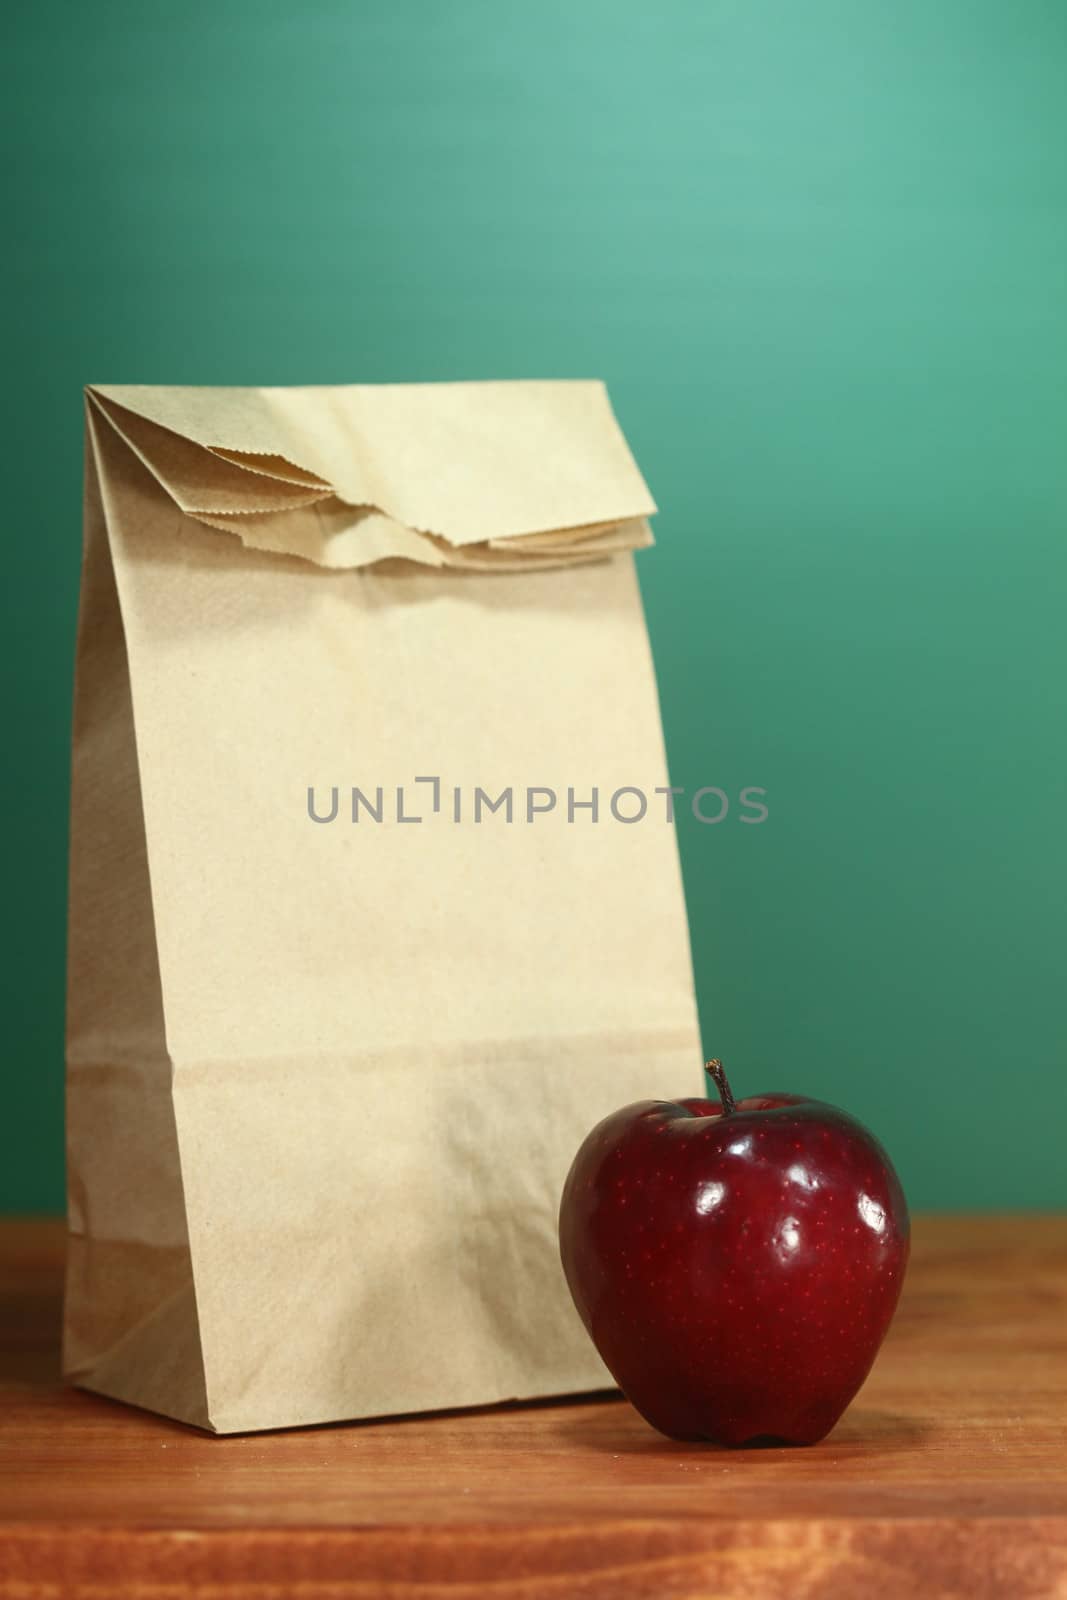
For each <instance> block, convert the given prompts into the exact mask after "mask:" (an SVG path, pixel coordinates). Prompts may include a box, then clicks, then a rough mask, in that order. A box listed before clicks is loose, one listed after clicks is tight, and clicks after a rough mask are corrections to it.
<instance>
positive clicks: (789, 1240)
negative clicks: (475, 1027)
mask: <svg viewBox="0 0 1067 1600" xmlns="http://www.w3.org/2000/svg"><path fill="white" fill-rule="evenodd" d="M708 1071H709V1073H710V1074H711V1075H712V1077H713V1078H714V1080H715V1083H716V1086H717V1088H718V1091H719V1098H720V1102H721V1103H720V1104H718V1105H716V1104H715V1103H714V1102H711V1101H707V1100H679V1101H676V1102H670V1101H664V1100H644V1101H640V1102H639V1103H638V1104H637V1105H632V1106H627V1107H626V1108H625V1109H624V1110H622V1111H616V1112H615V1113H614V1115H613V1116H610V1117H606V1118H605V1119H604V1121H603V1122H601V1123H600V1124H599V1125H598V1126H597V1127H595V1128H594V1129H593V1131H592V1133H591V1134H590V1135H589V1137H588V1138H587V1139H586V1141H585V1143H584V1144H583V1145H582V1147H581V1149H580V1150H579V1151H578V1154H577V1156H576V1157H575V1159H574V1164H573V1166H572V1167H571V1170H570V1173H569V1175H568V1178H567V1182H566V1185H565V1187H564V1190H563V1202H562V1206H561V1209H560V1219H559V1233H560V1250H561V1253H562V1256H563V1269H564V1271H565V1273H566V1275H567V1282H568V1283H569V1285H570V1289H571V1294H572V1295H573V1296H574V1303H575V1305H576V1306H577V1307H578V1311H579V1313H580V1315H581V1317H582V1320H583V1322H584V1323H585V1325H586V1327H587V1328H588V1330H589V1333H590V1334H591V1336H592V1339H593V1342H594V1344H595V1345H596V1347H597V1349H598V1350H599V1352H600V1354H601V1356H602V1357H603V1359H604V1362H605V1364H606V1365H607V1367H608V1369H609V1370H610V1372H611V1374H612V1376H613V1377H614V1378H615V1381H616V1382H617V1383H618V1385H619V1387H620V1388H621V1389H622V1390H623V1392H624V1393H625V1394H626V1396H627V1397H628V1399H630V1400H631V1401H632V1402H633V1404H634V1405H635V1406H636V1407H637V1409H638V1411H640V1413H641V1415H642V1416H643V1417H645V1418H646V1420H647V1421H648V1422H650V1423H651V1424H652V1426H653V1427H654V1428H658V1429H660V1431H661V1432H662V1433H666V1434H669V1435H670V1436H671V1437H672V1438H675V1439H711V1440H715V1441H716V1442H717V1443H720V1444H730V1445H736V1444H745V1443H747V1442H749V1441H751V1440H755V1439H776V1440H781V1441H783V1442H785V1443H789V1444H813V1443H814V1442H815V1441H816V1440H817V1439H822V1438H824V1437H825V1435H826V1434H827V1433H829V1431H830V1429H831V1428H832V1427H833V1426H834V1424H835V1422H837V1420H838V1418H839V1417H840V1416H841V1413H842V1412H843V1411H844V1409H845V1407H846V1406H847V1405H848V1403H849V1401H850V1400H851V1399H852V1397H853V1395H854V1394H855V1393H856V1391H857V1389H858V1388H859V1386H860V1384H861V1383H862V1382H863V1380H864V1378H865V1377H866V1376H867V1373H868V1372H869V1371H870V1368H871V1364H872V1362H873V1361H874V1358H875V1356H876V1354H877V1353H878V1347H879V1345H880V1344H881V1342H882V1339H883V1338H884V1337H885V1332H886V1329H887V1328H888V1327H889V1323H890V1320H891V1318H892V1316H893V1312H894V1310H895V1308H896V1304H897V1298H898V1296H899V1294H900V1287H901V1283H902V1281H903V1278H904V1269H905V1267H906V1265H907V1260H908V1236H909V1227H908V1208H907V1205H906V1204H905V1201H904V1194H903V1191H902V1190H901V1187H900V1183H899V1181H898V1179H897V1175H896V1173H895V1172H894V1171H893V1168H892V1165H891V1164H890V1160H889V1157H888V1156H887V1155H886V1153H885V1151H884V1150H883V1148H882V1146H881V1145H880V1144H879V1143H878V1141H877V1139H875V1138H874V1137H873V1135H872V1134H870V1133H868V1132H867V1130H866V1128H864V1127H863V1126H862V1125H861V1124H860V1123H859V1122H857V1121H856V1120H855V1119H854V1118H853V1117H850V1116H848V1115H847V1114H846V1113H845V1112H844V1111H838V1110H837V1109H836V1108H835V1107H834V1106H829V1105H824V1104H823V1103H822V1102H820V1101H818V1100H806V1099H804V1098H803V1097H802V1096H800V1095H790V1094H764V1095H754V1096H753V1097H751V1098H750V1099H747V1100H740V1101H737V1102H735V1101H734V1098H733V1095H732V1094H731V1092H730V1086H729V1084H728V1083H727V1081H726V1075H725V1073H724V1072H723V1070H722V1065H721V1063H720V1062H718V1061H712V1062H709V1063H708Z"/></svg>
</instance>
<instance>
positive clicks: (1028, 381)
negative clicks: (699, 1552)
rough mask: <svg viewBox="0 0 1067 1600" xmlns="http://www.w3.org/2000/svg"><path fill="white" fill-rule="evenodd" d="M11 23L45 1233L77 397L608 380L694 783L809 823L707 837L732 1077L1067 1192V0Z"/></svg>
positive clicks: (467, 0)
mask: <svg viewBox="0 0 1067 1600" xmlns="http://www.w3.org/2000/svg"><path fill="white" fill-rule="evenodd" d="M5 32H6V34H7V38H6V43H5V49H4V52H3V55H4V59H5V66H4V72H5V75H6V77H7V83H6V86H5V88H4V93H3V96H2V97H0V116H2V117H3V119H4V122H5V134H4V150H5V154H6V163H5V168H6V177H5V183H6V185H7V187H8V190H9V195H8V204H7V208H6V210H5V218H6V220H7V222H8V224H9V226H8V229H7V233H8V240H7V243H6V246H5V250H4V252H3V256H2V262H0V267H2V271H3V274H4V280H5V286H4V306H5V310H6V312H7V313H8V318H9V322H10V327H9V337H8V342H7V349H8V352H9V353H8V357H7V360H6V362H5V380H6V381H5V384H4V390H5V396H4V401H5V406H6V407H7V410H8V422H7V432H6V435H5V441H6V444H7V449H8V454H7V462H8V467H7V472H6V479H5V488H4V503H5V523H6V534H5V540H4V554H3V563H4V564H3V577H4V581H3V584H2V586H0V594H2V603H3V605H4V608H5V617H4V619H3V628H2V631H0V644H2V648H3V650H4V653H5V656H6V660H5V672H4V695H5V704H4V733H5V740H6V744H7V753H8V763H7V776H6V780H5V784H4V791H3V793H4V817H3V840H4V847H5V851H6V852H7V855H8V858H9V859H8V872H7V885H8V887H7V912H8V920H9V925H10V930H11V937H10V939H9V942H8V949H7V954H6V958H5V975H6V977H7V978H8V980H9V999H8V1004H7V1010H6V1017H5V1025H6V1026H5V1034H6V1036H5V1040H4V1053H5V1058H6V1066H5V1091H4V1092H5V1095H6V1104H5V1112H6V1118H7V1122H6V1125H7V1127H8V1130H9V1133H10V1137H9V1141H8V1149H7V1153H6V1155H5V1159H4V1163H3V1166H2V1168H0V1205H3V1206H6V1207H8V1208H11V1209H31V1208H40V1207H56V1206H58V1205H59V1204H60V1203H61V1199H62V1126H61V1123H62V1008H63V976H62V967H63V947H64V929H63V924H64V896H65V872H66V867H65V848H66V844H65V829H66V806H67V763H68V755H67V740H68V726H69V693H70V671H71V655H72V641H73V627H74V617H75V603H76V589H77V577H78V543H79V536H80V535H79V517H80V510H79V507H80V494H81V465H80V451H81V426H82V424H81V414H80V395H79V389H80V386H81V385H82V384H83V383H85V382H86V381H90V380H96V381H101V382H109V381H110V382H127V383H129V382H171V383H234V384H246V383H298V382H305V383H306V382H317V383H329V382H351V381H379V380H421V379H435V378H456V377H459V378H462V377H488V376H497V377H509V376H553V377H556V376H559V377H565V376H592V375H597V376H602V377H604V378H605V379H606V380H607V381H608V383H609V385H610V389H611V392H612V395H613V397H614V399H615V403H616V407H617V410H618V412H619V415H620V417H621V420H622V422H623V425H624V427H625V428H626V430H627V433H628V435H629V437H630V439H631V440H632V443H633V446H634V449H635V451H636V453H637V456H638V458H639V460H640V462H641V465H642V467H643V469H644V471H645V474H646V476H647V478H648V480H649V482H650V484H651V485H652V487H653V490H654V492H655V494H656V495H657V497H658V500H659V503H660V506H661V515H660V518H659V521H658V524H657V531H658V535H659V540H660V543H659V547H658V549H657V550H655V551H653V552H650V553H648V554H647V555H644V556H642V557H641V558H640V572H641V581H642V586H643V590H644V595H645V600H646V605H647V610H648V617H649V624H650V628H651V633H652V639H653V645H654V648H655V654H656V659H657V665H658V671H659V678H660V686H661V692H662V699H663V713H664V722H665V727H666V734H667V741H668V746H669V752H670V758H671V763H672V770H673V777H674V781H675V783H677V784H679V785H684V786H686V787H688V788H689V789H690V790H692V789H695V788H698V787H700V786H702V785H713V786H718V787H721V788H722V789H724V790H725V791H726V792H727V793H728V794H729V795H736V794H737V792H738V791H739V790H740V788H741V787H742V786H746V785H752V786H760V787H763V788H765V789H766V791H767V806H768V816H767V820H766V821H765V822H764V823H762V824H761V825H759V826H745V825H743V824H742V822H741V820H740V814H739V811H738V809H737V808H736V807H733V808H731V811H730V813H729V814H728V815H727V816H726V817H724V818H723V820H722V822H721V823H715V824H705V823H700V822H698V821H697V820H696V819H695V818H693V817H692V816H691V815H688V816H685V817H683V820H682V823H681V828H680V832H681V844H682V850H683V862H684V869H685V877H686V887H687V894H688V899H689V907H690V914H691V921H692V931H693V945H694V955H695V962H696V970H697V976H698V985H699V994H700V1004H701V1012H702V1019H703V1026H704V1032H705V1038H706V1044H707V1048H708V1050H709V1052H710V1051H712V1050H713V1051H714V1052H715V1053H717V1054H720V1055H722V1056H724V1057H726V1058H727V1060H728V1062H729V1065H730V1069H731V1074H732V1078H733V1081H734V1085H735V1088H736V1089H737V1090H738V1092H743V1091H745V1090H752V1089H764V1088H768V1087H770V1088H774V1087H785V1088H790V1089H801V1090H804V1091H806V1092H809V1093H812V1094H816V1095H820V1096H823V1097H825V1098H828V1099H831V1100H838V1101H840V1102H842V1103H844V1104H846V1105H847V1106H849V1107H850V1108H851V1109H853V1110H854V1111H856V1112H857V1113H858V1114H859V1115H861V1116H862V1117H864V1118H866V1119H868V1120H869V1121H870V1123H871V1124H872V1125H873V1126H874V1127H875V1129H876V1130H878V1131H879V1132H880V1133H881V1134H882V1136H883V1137H884V1139H885V1140H886V1142H887V1143H888V1145H889V1146H890V1148H891V1150H892V1151H893V1152H894V1154H895V1156H896V1157H897V1159H898V1163H899V1165H900V1168H901V1171H902V1174H903V1176H904V1179H905V1183H906V1186H907V1188H908V1190H909V1193H910V1194H911V1197H912V1199H913V1201H914V1202H915V1203H916V1204H919V1205H925V1206H942V1207H964V1206H967V1207H995V1206H999V1207H1007V1206H1021V1207H1031V1206H1034V1207H1036V1206H1042V1207H1051V1206H1057V1205H1060V1204H1063V1203H1064V1202H1065V1201H1067V1182H1065V1180H1064V1177H1063V1171H1064V1167H1063V1161H1062V1154H1061V1150H1062V1142H1063V1133H1064V1113H1065V1109H1067V1104H1065V1090H1064V1083H1065V1081H1067V1077H1065V1072H1064V1036H1065V1031H1067V1030H1065V1025H1064V1007H1063V999H1062V994H1063V980H1062V968H1063V959H1064V949H1065V942H1067V941H1065V928H1064V920H1065V913H1064V905H1065V895H1064V888H1065V877H1067V873H1065V864H1067V863H1065V847H1064V817H1065V815H1067V807H1065V801H1067V793H1065V787H1067V786H1065V777H1067V755H1065V744H1064V720H1065V719H1064V711H1065V705H1064V701H1065V696H1067V671H1065V666H1067V663H1065V660H1064V655H1065V650H1064V626H1063V615H1064V601H1065V580H1067V555H1065V518H1067V453H1065V449H1064V436H1065V430H1067V94H1065V87H1064V86H1065V78H1067V7H1065V6H1063V5H1062V4H1061V3H1059V0H1017V3H1015V4H1012V5H1007V4H1003V3H994V0H896V3H894V4H886V3H881V0H807V3H804V4H798V3H796V0H660V3H658V4H656V5H638V4H634V3H630V0H621V3H620V0H610V3H609V0H537V3H536V4H533V3H531V4H518V3H512V0H437V3H414V0H397V3H395V4H369V3H358V0H301V3H297V0H290V3H288V4H284V5H283V4H280V3H278V0H221V3H219V0H213V3H211V4H207V3H203V0H192V3H189V4H186V5H183V6H175V5H147V6H146V5H144V4H143V3H138V4H133V3H119V0H96V3H95V4H93V5H89V6H75V5H73V4H59V3H57V0H40V3H39V4H37V5H35V6H33V7H30V6H22V7H18V8H15V10H14V11H13V12H12V14H11V15H9V16H8V18H7V20H6V23H5ZM710 814H714V810H712V811H711V812H710ZM678 1087H679V1091H680V1092H682V1091H685V1090H687V1089H689V1088H690V1086H688V1085H679V1086H678Z"/></svg>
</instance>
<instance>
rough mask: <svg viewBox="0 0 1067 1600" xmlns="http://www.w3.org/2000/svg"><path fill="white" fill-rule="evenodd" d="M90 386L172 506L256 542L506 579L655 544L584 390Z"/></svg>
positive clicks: (632, 470) (594, 392) (622, 443)
mask: <svg viewBox="0 0 1067 1600" xmlns="http://www.w3.org/2000/svg"><path fill="white" fill-rule="evenodd" d="M88 396H89V400H90V403H91V404H93V405H94V406H95V407H96V408H97V410H98V411H99V412H101V413H102V414H103V416H104V417H106V419H107V421H108V422H109V423H110V424H111V425H112V427H114V428H115V430H116V431H117V432H118V433H119V434H120V435H121V437H122V438H123V439H124V440H125V442H126V444H127V445H128V446H129V448H130V449H131V450H132V451H134V453H135V454H136V455H137V456H138V457H139V458H140V459H141V461H142V462H143V463H144V465H145V466H146V467H147V468H148V470H149V471H150V472H151V473H152V474H153V476H154V477H155V478H156V479H157V480H158V482H159V483H160V485H161V486H162V487H163V489H164V490H165V491H166V492H167V494H169V495H170V496H171V498H172V499H173V500H174V501H175V503H176V504H177V505H178V506H179V507H180V508H181V509H182V511H184V512H185V513H186V514H187V515H188V516H191V517H195V518H197V520H198V521H200V522H204V523H207V524H208V525H209V526H210V527H213V528H219V529H223V530H225V531H226V532H228V533H235V534H236V535H237V536H238V537H239V538H240V539H241V541H242V543H244V544H245V545H247V546H249V547H250V548H253V549H258V550H268V551H273V552H275V553H277V554H283V555H291V556H298V557H301V558H303V559H304V560H308V561H313V562H316V563H317V564H318V565H320V566H324V567H340V568H348V567H361V566H367V565H369V564H370V563H372V562H375V561H382V560H386V559H388V558H397V557H399V558H401V559H405V560H410V561H418V562H421V563H423V564H425V565H429V566H436V567H457V568H465V569H468V570H474V571H488V570H496V569H505V570H510V571H515V570H517V569H525V568H528V567H529V568H534V567H543V566H561V565H568V564H570V563H571V562H576V561H589V560H592V559H594V558H596V557H598V556H602V555H606V554H610V553H611V552H613V551H616V550H632V549H636V548H639V547H641V546H643V545H647V544H650V543H651V542H652V535H651V532H650V530H649V527H648V523H647V521H646V518H647V517H648V516H649V515H650V514H651V513H652V512H654V511H655V509H656V507H655V504H654V502H653V500H652V498H651V496H650V495H649V492H648V489H647V487H646V485H645V482H644V479H643V478H642V477H641V474H640V472H639V471H638V469H637V466H636V464H635V462H634V459H633V456H632V455H631V454H630V451H629V448H628V446H627V444H626V440H625V439H624V438H623V435H622V431H621V430H620V428H619V425H618V423H617V422H616V420H615V416H614V413H613V412H612V409H611V405H610V402H609V400H608V396H607V392H606V390H605V388H604V385H603V384H602V383H599V382H594V381H589V382H586V381H559V382H557V381H531V382H501V383H426V384H372V385H360V384H351V385H344V386H339V387H336V388H325V387H324V388H299V389H297V388H292V389H290V388H286V389H223V388H173V387H167V388H162V387H148V386H141V385H121V384H118V385H116V384H94V385H92V386H91V387H90V388H89V390H88Z"/></svg>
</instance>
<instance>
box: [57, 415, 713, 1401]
mask: <svg viewBox="0 0 1067 1600" xmlns="http://www.w3.org/2000/svg"><path fill="white" fill-rule="evenodd" d="M85 503H86V540H85V556H84V568H83V578H82V603H81V616H80V624H79V634H78V654H77V688H76V697H75V725H74V752H73V806H72V856H71V895H70V972H69V1016H68V1151H69V1223H70V1233H71V1240H70V1256H69V1269H68V1284H67V1302H66V1326H65V1369H66V1372H67V1373H68V1375H69V1376H70V1377H71V1378H72V1379H73V1380H74V1381H75V1382H77V1383H80V1384H83V1385H85V1386H86V1387H88V1388H91V1389H95V1390H98V1391H100V1392H101V1393H104V1394H108V1395H113V1396H116V1397H118V1398H120V1399H124V1400H128V1401H132V1402H134V1403H136V1404H138V1405H143V1406H149V1407H152V1408H153V1409H156V1410H158V1411H162V1412H165V1413H167V1414H168V1415H170V1416H174V1417H180V1418H183V1419H185V1420H187V1421H189V1422H194V1423H198V1424H200V1425H201V1426H203V1427H206V1428H211V1429H215V1430H217V1431H219V1432H231V1431H235V1430H242V1429H258V1428H274V1427H281V1426H287V1425H292V1424H298V1423H312V1422H325V1421H330V1420H336V1419H341V1418H350V1417H365V1416H374V1415H381V1414H386V1413H391V1412H409V1411H417V1410H424V1409H432V1408H436V1407H446V1406H464V1405H472V1404H483V1403H487V1402H492V1401H499V1400H505V1399H510V1398H524V1397H535V1396H545V1395H558V1394H565V1393H568V1392H574V1391H581V1390H583V1389H589V1388H595V1387H598V1386H601V1385H604V1384H606V1383H608V1382H610V1380H609V1378H608V1376H607V1373H606V1370H605V1369H604V1367H603V1366H602V1365H601V1363H600V1361H599V1358H598V1357H597V1356H596V1354H595V1353H594V1351H593V1348H592V1346H591V1344H590V1343H589V1340H588V1338H587V1337H586V1334H585V1331H584V1329H583V1328H582V1326H581V1324H580V1322H579V1320H578V1318H577V1316H576V1315H575V1313H574V1311H573V1309H572V1307H571V1305H570V1303H569V1300H568V1297H567V1292H566V1289H565V1286H564V1282H563V1278H562V1274H561V1271H560V1267H559V1262H558V1253H557V1246H556V1214H557V1205H558V1201H559V1194H560V1189H561V1186H562V1182H563V1179H564V1176H565V1174H566V1171H567V1168H568V1165H569V1163H570V1160H571V1158H572V1156H573V1154H574V1152H575V1150H576V1149H577V1146H578V1144H579V1143H580V1141H581V1139H582V1138H583V1136H584V1135H585V1133H586V1132H587V1131H588V1129H589V1128H590V1127H591V1126H592V1125H593V1123H595V1122H596V1121H597V1120H598V1119H599V1118H600V1117H602V1116H603V1115H605V1114H606V1113H607V1112H608V1111H610V1110H611V1109H613V1108H614V1107H616V1106H618V1105H620V1104H623V1103H625V1102H626V1101H629V1100H634V1099H638V1098H642V1097H646V1096H672V1095H676V1094H680V1093H683V1092H697V1091H698V1088H699V1083H700V1053H699V1045H698V1037H697V1027H696V1019H695V1010H694V1002H693V993H692V983H691V974H690V962H689V950H688V940H687V931H686V921H685V912H684V907H683V900H682V891H681V883H680V877H679V870H678V861H677V854H676V845H675V837H674V830H673V827H672V826H670V825H669V823H668V822H667V821H666V816H665V808H664V805H663V800H662V799H661V798H660V799H656V797H655V796H654V795H653V790H654V789H655V788H656V787H657V786H665V785H666V783H667V781H668V780H667V778H666V769H665V762H664V754H663V747H662V740H661V734H660V725H659V714H658V708H657V702H656V690H655V683H654V678H653V671H652V663H651V659H650V655H649V648H648V642H647V638H646V634H645V628H644V623H643V620H642V612H641V605H640V599H639V595H638V590H637V585H636V580H635V573H634V567H633V558H632V555H631V554H630V551H631V550H633V549H634V548H637V547H639V546H641V545H643V544H647V543H648V542H649V541H650V536H649V533H648V524H647V521H646V518H647V516H648V514H649V513H650V512H651V511H653V510H654V507H653V504H652V502H651V500H650V498H649V495H648V491H647V489H646V488H645V485H644V483H643V482H642V479H641V477H640V475H639V473H638V471H637V469H636V467H635V465H634V463H633V460H632V458H631V456H630V454H629V451H628V450H627V448H626V444H625V441H624V440H623V438H622V435H621V433H620V432H619V429H618V426H617V424H616V423H615V420H614V418H613V416H612V413H611V410H610V406H609V404H608V402H607V397H606V395H605V393H604V390H603V388H602V386H601V385H599V384H596V383H501V384H440V385H425V386H396V387H361V388H355V387H353V388H322V389H272V390H270V389H269V390H252V389H174V388H114V387H97V388H93V389H91V390H89V391H88V394H87V477H86V501H85ZM479 790H480V791H481V794H482V799H481V800H479V799H478V791H479ZM593 790H596V791H597V798H598V813H597V815H596V817H595V818H594V816H593V813H592V810H591V809H590V807H589V802H590V801H591V799H592V791H593ZM637 790H639V791H642V792H643V793H644V795H646V796H647V797H648V811H647V814H646V815H644V816H642V817H641V818H640V820H639V821H635V822H626V821H620V820H618V817H617V816H616V815H615V814H614V812H616V811H617V812H618V814H619V816H620V817H631V816H634V815H635V814H636V813H637V812H638V810H639V796H638V795H637V794H635V793H634V792H633V791H637ZM353 791H356V792H355V794H354V793H353ZM507 791H510V793H511V799H512V806H511V815H510V816H509V814H508V809H509V808H508V806H507V804H506V801H505V798H502V796H504V795H505V792H507ZM549 791H551V792H554V794H555V796H556V797H557V798H556V801H555V804H554V805H552V806H550V804H549V800H548V792H549ZM568 791H570V794H569V795H568ZM619 791H625V792H624V793H622V794H619ZM613 801H614V811H613V810H612V802H613ZM490 802H492V803H493V804H494V806H495V809H491V807H490ZM583 802H585V804H584V806H583ZM331 809H332V811H333V815H332V819H331V816H330V813H331ZM353 816H354V818H355V820H353ZM315 818H318V819H319V820H315ZM415 818H418V819H419V820H418V821H414V820H412V819H415Z"/></svg>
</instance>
